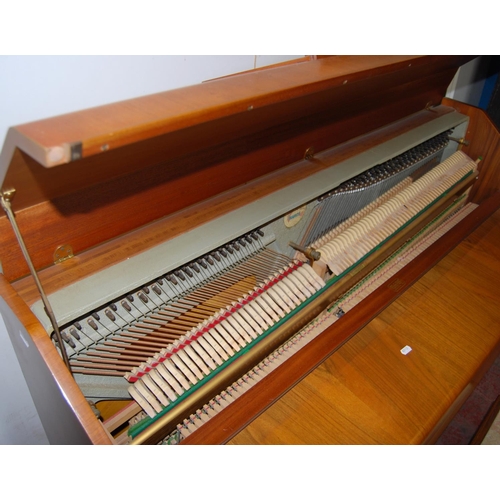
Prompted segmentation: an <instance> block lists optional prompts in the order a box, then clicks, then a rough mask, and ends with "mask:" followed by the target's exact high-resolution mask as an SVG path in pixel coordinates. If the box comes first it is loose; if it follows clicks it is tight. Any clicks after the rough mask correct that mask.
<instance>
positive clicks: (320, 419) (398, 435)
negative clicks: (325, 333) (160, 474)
mask: <svg viewBox="0 0 500 500" xmlns="http://www.w3.org/2000/svg"><path fill="white" fill-rule="evenodd" d="M499 282H500V211H497V212H496V213H495V214H494V215H492V216H491V217H490V218H489V219H487V220H486V221H485V222H484V223H483V224H482V225H481V226H480V227H479V228H478V229H477V230H476V231H474V233H472V234H471V235H470V236H469V237H467V238H466V239H465V240H464V241H463V242H462V243H461V244H460V245H459V246H458V247H456V248H455V249H454V250H453V251H452V252H451V253H450V254H449V255H448V256H447V257H445V258H444V259H443V260H442V261H441V262H440V263H439V264H437V265H436V266H435V267H434V268H433V269H432V270H431V271H429V272H428V273H427V274H425V276H423V277H422V278H421V279H420V280H419V281H418V282H417V283H415V284H414V285H413V286H412V287H411V288H410V289H408V290H407V291H406V292H405V293H404V294H403V295H402V296H401V297H400V298H399V299H398V300H397V301H395V302H394V303H393V304H392V305H390V306H389V307H388V308H387V309H386V310H385V311H384V312H382V313H381V314H380V315H379V316H378V317H377V318H375V319H374V320H372V321H371V322H370V323H369V324H368V325H367V326H366V327H365V328H363V329H362V330H361V331H360V332H358V334H357V335H356V336H355V337H353V338H352V339H351V340H350V341H349V342H348V343H346V344H345V345H344V346H343V347H341V348H340V349H339V350H338V351H337V352H336V353H334V354H333V355H332V356H331V357H330V358H329V359H328V360H326V361H325V362H324V363H322V364H321V365H320V366H319V367H318V368H317V369H316V370H315V371H314V372H312V373H311V374H309V375H308V376H307V377H306V378H305V379H304V380H303V381H302V382H300V383H299V384H298V385H297V386H295V388H293V389H292V390H290V391H289V392H288V393H287V394H286V395H285V396H284V397H283V398H282V399H281V400H279V401H278V402H277V403H275V404H274V405H273V406H271V407H270V408H269V409H268V410H267V411H266V412H265V413H263V414H262V415H261V416H260V417H258V418H257V419H256V420H255V421H254V422H253V423H252V424H250V425H249V426H248V427H247V428H246V429H244V430H243V431H241V432H240V433H239V434H238V435H237V436H236V437H235V438H234V439H232V440H231V441H230V443H231V444H410V443H426V442H433V441H435V440H436V439H437V438H438V436H439V434H440V432H441V431H442V430H444V428H445V426H446V425H447V423H448V422H449V420H451V418H452V417H453V414H450V411H449V409H450V407H454V403H455V401H457V400H458V401H459V402H460V403H463V402H464V401H465V399H466V397H467V396H468V395H469V394H470V392H471V391H472V388H473V387H474V385H475V384H476V383H477V382H478V381H479V380H480V377H481V376H482V374H483V373H484V372H485V371H486V369H487V368H488V366H489V364H491V362H492V361H493V360H494V359H495V357H496V355H498V352H499V350H500V328H499V325H500V309H499V307H498V304H499V302H500V291H499V288H498V283H499ZM406 345H409V346H410V347H411V348H412V351H411V352H410V353H409V354H408V355H406V356H404V355H402V354H401V352H400V349H401V348H403V347H404V346H406ZM456 406H457V405H456V404H455V407H456ZM458 409H459V406H458V407H456V408H454V410H455V411H457V410H458Z"/></svg>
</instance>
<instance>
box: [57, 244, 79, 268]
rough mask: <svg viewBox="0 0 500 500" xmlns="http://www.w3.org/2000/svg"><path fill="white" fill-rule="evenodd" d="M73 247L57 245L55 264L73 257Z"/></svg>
mask: <svg viewBox="0 0 500 500" xmlns="http://www.w3.org/2000/svg"><path fill="white" fill-rule="evenodd" d="M73 257H74V255H73V248H72V247H71V245H61V246H59V247H57V248H56V249H55V251H54V255H53V258H54V264H60V263H61V262H64V261H65V260H68V259H71V258H73Z"/></svg>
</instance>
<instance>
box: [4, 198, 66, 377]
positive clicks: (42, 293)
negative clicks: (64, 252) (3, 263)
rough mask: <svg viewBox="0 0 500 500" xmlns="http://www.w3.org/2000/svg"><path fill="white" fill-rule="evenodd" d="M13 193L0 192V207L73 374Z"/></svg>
mask: <svg viewBox="0 0 500 500" xmlns="http://www.w3.org/2000/svg"><path fill="white" fill-rule="evenodd" d="M14 193H15V190H10V191H7V192H2V193H0V203H1V204H2V208H3V209H4V210H5V213H6V214H7V218H8V219H9V221H10V224H11V226H12V229H13V230H14V234H15V235H16V238H17V242H18V243H19V246H20V247H21V251H22V252H23V255H24V260H25V261H26V264H28V267H29V270H30V272H31V275H32V276H33V279H34V280H35V284H36V286H37V288H38V292H39V293H40V296H41V298H42V302H43V306H44V309H45V313H46V314H47V316H48V317H49V320H50V323H51V324H52V328H53V329H54V333H55V336H56V339H57V342H58V343H59V350H60V352H61V356H62V358H63V361H64V364H65V365H66V366H67V368H68V370H69V372H70V373H71V375H73V372H72V370H71V366H70V364H69V359H68V354H67V352H66V346H65V345H64V341H63V339H62V337H61V332H60V331H59V326H58V324H57V321H56V317H55V316H54V311H53V310H52V306H51V305H50V302H49V299H48V298H47V295H45V291H44V289H43V287H42V283H41V282H40V279H39V278H38V274H37V272H36V269H35V266H34V265H33V262H32V260H31V257H30V254H29V252H28V249H27V248H26V244H25V243H24V239H23V236H22V234H21V231H20V230H19V226H18V225H17V222H16V216H15V215H14V212H13V211H12V205H11V203H10V200H11V199H12V197H13V196H14Z"/></svg>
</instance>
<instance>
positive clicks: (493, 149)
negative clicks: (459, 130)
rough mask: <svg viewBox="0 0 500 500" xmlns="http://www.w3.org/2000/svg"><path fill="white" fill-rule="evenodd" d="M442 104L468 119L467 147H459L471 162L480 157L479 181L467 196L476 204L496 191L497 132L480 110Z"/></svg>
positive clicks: (499, 174) (499, 165)
mask: <svg viewBox="0 0 500 500" xmlns="http://www.w3.org/2000/svg"><path fill="white" fill-rule="evenodd" d="M443 104H445V105H446V106H452V107H453V108H455V109H456V110H457V111H459V112H460V113H462V114H464V115H468V116H469V117H470V124H469V127H468V129H467V135H466V137H465V139H466V140H467V141H469V143H470V145H469V146H463V147H462V151H463V152H464V153H465V154H467V155H469V156H470V157H471V158H473V159H474V160H476V159H477V158H479V157H481V158H482V160H481V162H480V163H479V168H478V169H479V182H478V184H477V185H476V186H475V188H474V190H473V192H472V194H471V199H472V201H474V202H475V203H479V202H481V201H482V200H485V199H486V198H488V197H489V196H491V195H492V194H493V193H494V192H495V191H497V190H498V189H500V131H499V130H498V128H497V127H496V126H495V124H494V123H493V122H492V121H491V119H490V118H489V116H488V115H487V114H486V113H485V112H484V111H483V110H482V109H479V108H476V107H474V106H471V105H469V104H464V103H462V102H458V101H454V100H452V99H448V98H446V99H444V100H443Z"/></svg>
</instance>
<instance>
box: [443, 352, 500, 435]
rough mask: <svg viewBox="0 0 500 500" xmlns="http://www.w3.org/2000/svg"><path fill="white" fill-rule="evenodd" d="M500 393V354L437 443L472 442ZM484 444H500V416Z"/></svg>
mask: <svg viewBox="0 0 500 500" xmlns="http://www.w3.org/2000/svg"><path fill="white" fill-rule="evenodd" d="M499 395H500V356H499V357H498V358H497V359H496V361H495V362H494V363H493V365H492V367H491V368H490V369H489V370H488V372H487V373H486V374H485V375H484V377H483V378H482V379H481V382H479V384H478V385H477V387H476V389H475V390H474V391H473V393H472V394H471V395H470V397H469V398H468V399H467V401H466V402H465V404H464V405H463V406H462V408H461V409H460V411H459V412H458V413H457V415H456V416H455V418H454V419H453V420H452V422H451V423H450V424H449V425H448V427H447V428H446V430H445V431H444V432H443V434H442V435H441V437H440V438H439V440H438V441H437V443H436V444H449V445H466V444H470V442H471V440H472V438H473V437H474V435H475V434H476V432H477V430H478V428H479V426H480V425H481V423H482V421H483V420H484V418H485V417H486V414H487V412H488V410H489V409H490V407H491V406H492V405H493V403H494V402H495V400H496V398H497V397H498V396H499ZM490 430H491V432H490V433H489V434H488V435H487V438H488V439H485V441H484V444H486V443H487V444H500V416H498V415H497V418H496V419H495V422H494V423H493V425H492V426H491V428H490Z"/></svg>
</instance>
